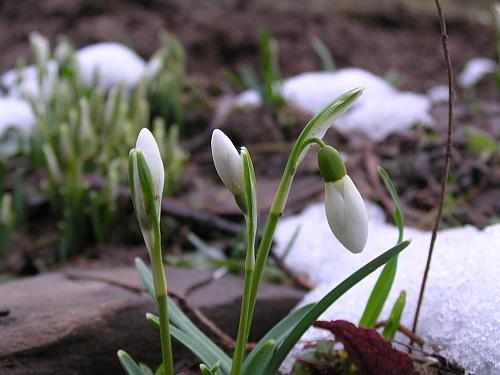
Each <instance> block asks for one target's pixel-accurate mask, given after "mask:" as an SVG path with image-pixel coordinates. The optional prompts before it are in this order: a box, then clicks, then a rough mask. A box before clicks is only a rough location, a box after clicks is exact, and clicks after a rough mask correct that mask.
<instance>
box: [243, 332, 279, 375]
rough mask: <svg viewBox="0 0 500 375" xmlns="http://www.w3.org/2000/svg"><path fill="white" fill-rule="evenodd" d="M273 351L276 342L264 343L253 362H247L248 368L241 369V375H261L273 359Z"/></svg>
mask: <svg viewBox="0 0 500 375" xmlns="http://www.w3.org/2000/svg"><path fill="white" fill-rule="evenodd" d="M275 349H276V342H275V341H274V340H268V341H266V342H265V343H264V345H262V347H261V349H260V350H259V351H258V352H257V354H256V355H255V358H254V360H253V361H251V362H249V363H248V366H247V367H246V368H244V369H243V371H242V372H241V373H242V375H256V374H263V373H264V372H265V370H266V368H267V366H268V365H269V362H270V361H271V358H272V357H273V353H274V350H275Z"/></svg>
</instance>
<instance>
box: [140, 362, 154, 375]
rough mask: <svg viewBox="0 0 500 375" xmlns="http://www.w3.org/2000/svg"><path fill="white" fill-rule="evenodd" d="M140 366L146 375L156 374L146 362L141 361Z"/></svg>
mask: <svg viewBox="0 0 500 375" xmlns="http://www.w3.org/2000/svg"><path fill="white" fill-rule="evenodd" d="M139 368H140V369H141V371H142V373H143V374H144V375H154V374H153V371H151V369H150V368H149V367H148V366H146V365H145V364H144V363H139Z"/></svg>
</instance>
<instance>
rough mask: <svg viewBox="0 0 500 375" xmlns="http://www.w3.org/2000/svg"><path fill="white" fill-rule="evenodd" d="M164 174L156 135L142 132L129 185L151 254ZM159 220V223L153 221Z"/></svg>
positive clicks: (131, 158)
mask: <svg viewBox="0 0 500 375" xmlns="http://www.w3.org/2000/svg"><path fill="white" fill-rule="evenodd" d="M164 180H165V171H164V168H163V162H162V160H161V156H160V150H159V148H158V145H157V144H156V141H155V139H154V137H153V134H151V132H150V131H149V130H148V129H145V128H144V129H142V130H141V131H140V133H139V136H138V137H137V142H136V144H135V148H133V149H132V150H130V155H129V184H130V190H131V193H132V201H133V203H134V209H135V212H136V215H137V218H138V220H139V225H140V227H141V231H142V234H143V236H144V240H145V242H146V245H147V247H148V250H149V251H150V252H151V250H152V247H153V244H154V227H153V225H159V221H160V212H161V210H160V208H161V197H162V193H163V184H164ZM155 219H156V221H154V220H155Z"/></svg>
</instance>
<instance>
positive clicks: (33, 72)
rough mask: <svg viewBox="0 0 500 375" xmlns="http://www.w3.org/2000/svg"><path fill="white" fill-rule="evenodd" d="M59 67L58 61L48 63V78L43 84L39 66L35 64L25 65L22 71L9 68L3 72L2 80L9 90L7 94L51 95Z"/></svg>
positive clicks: (12, 95)
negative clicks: (40, 81) (39, 75)
mask: <svg viewBox="0 0 500 375" xmlns="http://www.w3.org/2000/svg"><path fill="white" fill-rule="evenodd" d="M57 69H58V66H57V63H56V62H55V61H54V60H50V61H49V62H48V64H47V78H46V79H45V80H44V82H43V83H42V85H41V86H40V84H39V77H38V68H37V67H36V66H34V65H29V66H27V67H25V68H24V69H23V70H22V71H21V72H18V71H17V69H10V70H8V71H6V72H5V73H3V74H2V77H1V78H0V82H1V84H2V87H4V88H5V90H6V91H7V96H10V97H12V98H21V97H33V98H38V97H39V96H40V95H41V94H42V93H43V95H45V96H49V95H50V94H51V90H52V87H53V84H54V82H55V79H56V77H57ZM40 87H41V88H42V89H40Z"/></svg>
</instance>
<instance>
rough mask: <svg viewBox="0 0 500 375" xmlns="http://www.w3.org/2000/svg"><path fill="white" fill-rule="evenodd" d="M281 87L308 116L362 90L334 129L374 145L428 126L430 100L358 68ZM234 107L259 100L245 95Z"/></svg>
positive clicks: (303, 78)
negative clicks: (355, 134)
mask: <svg viewBox="0 0 500 375" xmlns="http://www.w3.org/2000/svg"><path fill="white" fill-rule="evenodd" d="M282 87H283V94H284V96H285V98H286V99H287V100H288V101H289V102H290V103H292V104H294V105H295V106H297V107H299V108H301V109H302V110H304V111H306V112H310V113H312V114H314V113H317V112H318V111H320V110H321V108H323V107H324V106H325V105H326V104H328V103H329V102H331V101H332V100H333V99H335V98H336V97H338V96H339V95H341V94H343V93H344V92H346V91H349V90H352V89H353V88H356V87H363V88H364V91H363V95H361V97H360V98H359V99H358V100H357V101H356V103H355V104H354V105H353V106H352V108H351V109H350V110H349V111H348V112H347V113H346V114H345V115H343V116H342V117H341V118H340V119H339V120H338V121H337V126H336V129H337V130H339V131H351V130H357V131H360V132H364V133H365V134H367V135H368V136H369V137H371V138H372V139H374V140H376V141H379V140H382V139H384V138H385V137H387V136H388V135H389V134H391V133H394V132H396V131H402V130H405V129H409V128H411V127H412V126H413V125H415V124H430V123H431V122H432V119H431V116H430V115H429V110H430V107H431V100H430V99H429V98H428V97H427V96H425V95H419V94H415V93H411V92H401V91H399V90H397V89H395V88H394V87H392V86H391V85H389V84H388V83H387V82H386V81H385V80H384V79H383V78H381V77H378V76H376V75H374V74H372V73H370V72H368V71H366V70H362V69H358V68H345V69H340V70H337V71H335V72H307V73H302V74H299V75H297V76H295V77H291V78H288V79H286V80H284V81H283V85H282ZM236 104H237V105H240V106H241V105H252V106H255V105H259V104H260V98H259V97H258V95H257V93H255V92H252V91H246V92H244V93H243V94H242V95H241V96H240V97H239V98H238V99H237V102H236Z"/></svg>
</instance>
